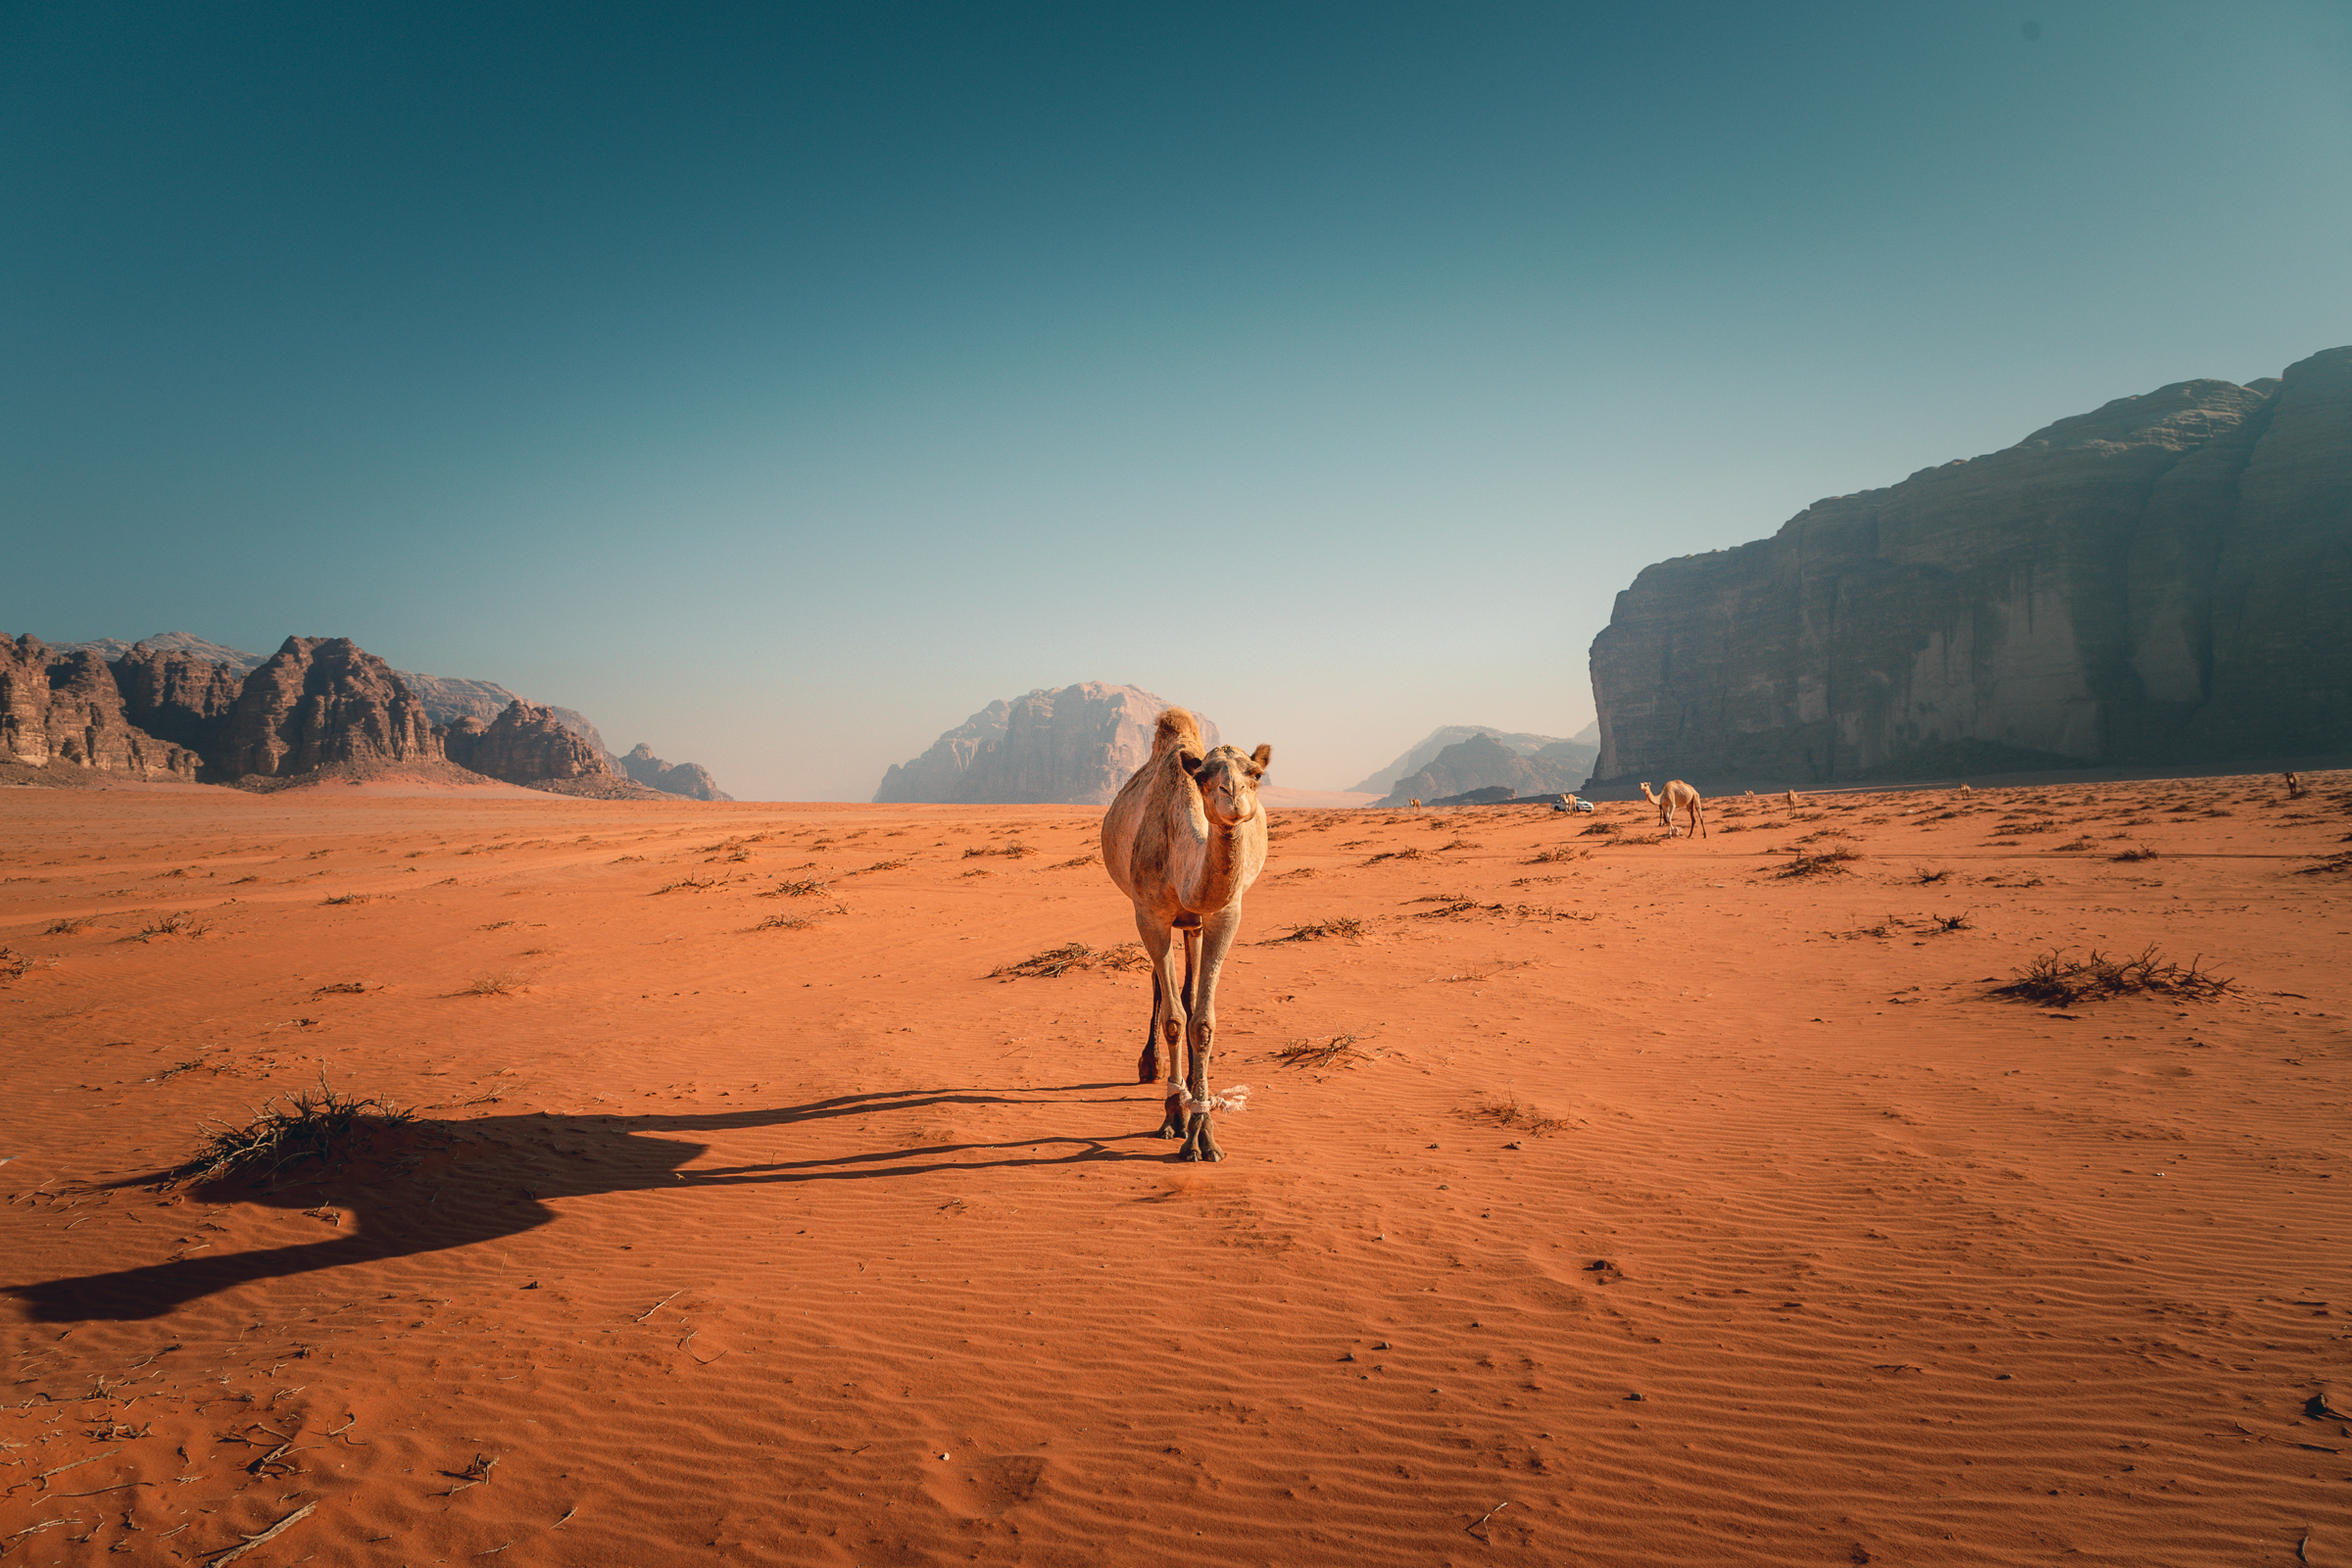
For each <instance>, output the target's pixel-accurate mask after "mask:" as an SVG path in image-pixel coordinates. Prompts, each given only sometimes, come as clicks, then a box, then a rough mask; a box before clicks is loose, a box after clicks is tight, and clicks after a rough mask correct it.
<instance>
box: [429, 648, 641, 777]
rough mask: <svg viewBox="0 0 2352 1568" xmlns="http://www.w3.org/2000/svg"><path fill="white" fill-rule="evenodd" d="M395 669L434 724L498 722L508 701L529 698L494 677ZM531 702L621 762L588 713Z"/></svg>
mask: <svg viewBox="0 0 2352 1568" xmlns="http://www.w3.org/2000/svg"><path fill="white" fill-rule="evenodd" d="M393 673H394V674H396V675H398V676H399V677H400V679H401V684H403V685H405V686H406V687H408V689H409V690H411V691H413V692H415V693H416V694H417V701H418V702H420V703H422V704H424V715H425V717H427V718H429V719H431V720H432V721H433V722H434V723H435V724H440V725H450V724H455V723H456V722H457V721H458V720H459V719H462V718H478V719H480V720H481V721H482V724H483V725H484V727H487V726H489V725H491V724H495V723H496V722H498V715H499V714H501V713H503V712H505V711H507V705H508V704H510V703H515V702H524V701H528V699H526V698H520V697H517V696H516V695H515V693H513V692H511V691H509V690H507V689H506V688H505V687H504V686H501V685H500V684H499V683H498V682H496V681H494V680H467V679H464V678H462V677H460V676H456V675H420V674H418V673H417V671H415V670H413V669H402V670H395V671H393ZM531 706H532V707H534V708H541V709H544V710H546V711H548V712H549V713H551V714H553V715H554V717H555V720H556V722H557V723H559V724H561V725H563V726H564V728H565V729H567V730H570V731H571V732H572V733H573V734H574V735H577V736H579V737H580V738H581V739H582V740H585V741H586V742H587V743H588V744H589V745H591V746H593V747H595V748H596V752H597V755H598V756H599V757H602V758H604V759H605V760H607V761H609V762H613V763H614V764H615V765H617V764H618V761H619V760H618V759H617V758H615V757H614V756H613V750H612V748H611V747H609V746H607V745H606V744H605V738H604V737H603V736H602V735H599V734H598V733H597V732H596V726H595V725H594V724H591V723H589V722H588V719H587V716H586V715H585V714H583V713H580V712H577V711H573V710H571V709H568V708H558V707H556V706H555V705H554V704H553V703H533V704H532V705H531Z"/></svg>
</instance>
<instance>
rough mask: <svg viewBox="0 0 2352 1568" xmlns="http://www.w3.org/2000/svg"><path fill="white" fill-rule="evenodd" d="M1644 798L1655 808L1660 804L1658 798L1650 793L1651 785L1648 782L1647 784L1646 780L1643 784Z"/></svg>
mask: <svg viewBox="0 0 2352 1568" xmlns="http://www.w3.org/2000/svg"><path fill="white" fill-rule="evenodd" d="M1642 799H1643V800H1645V801H1647V802H1648V803H1649V804H1650V805H1652V806H1655V805H1657V804H1658V798H1657V797H1656V796H1655V795H1652V794H1651V793H1650V790H1649V784H1648V782H1647V781H1646V780H1645V781H1643V783H1642Z"/></svg>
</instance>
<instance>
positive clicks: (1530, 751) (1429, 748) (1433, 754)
mask: <svg viewBox="0 0 2352 1568" xmlns="http://www.w3.org/2000/svg"><path fill="white" fill-rule="evenodd" d="M1473 735H1484V736H1486V737H1487V739H1489V740H1491V741H1495V742H1497V743H1499V744H1501V745H1503V746H1507V747H1509V748H1510V749H1511V750H1512V751H1514V752H1517V753H1518V754H1519V755H1520V756H1521V757H1537V756H1542V757H1544V758H1545V759H1546V760H1551V761H1556V762H1559V763H1560V764H1561V765H1562V766H1564V767H1566V768H1568V769H1569V770H1570V771H1572V772H1575V773H1576V776H1577V777H1578V778H1580V779H1581V778H1583V777H1584V776H1585V771H1589V770H1590V767H1591V763H1592V761H1593V758H1595V757H1597V756H1598V755H1599V754H1600V748H1599V746H1598V745H1596V744H1592V743H1588V742H1586V741H1583V740H1562V739H1561V738H1560V737H1559V736H1557V735H1533V734H1528V733H1526V732H1524V731H1516V730H1499V729H1495V728H1494V727H1493V726H1492V725H1487V724H1441V725H1440V726H1438V727H1437V728H1436V729H1433V730H1431V731H1430V732H1429V733H1428V734H1427V735H1425V736H1423V737H1422V738H1421V740H1420V741H1419V742H1417V743H1416V744H1415V745H1413V746H1412V747H1411V748H1410V749H1409V750H1407V751H1406V752H1405V754H1404V755H1403V756H1402V757H1399V758H1397V760H1395V761H1394V762H1391V763H1390V764H1389V765H1388V766H1386V767H1384V768H1382V769H1380V770H1379V771H1378V772H1376V773H1374V774H1373V775H1372V776H1371V777H1370V778H1367V779H1365V780H1364V781H1363V782H1362V783H1361V784H1358V785H1356V786H1355V793H1357V794H1362V795H1387V794H1389V793H1391V792H1392V791H1394V790H1396V789H1397V786H1398V784H1399V783H1400V782H1401V781H1402V780H1403V779H1404V777H1405V776H1406V775H1407V774H1410V773H1418V772H1420V771H1421V769H1423V768H1424V767H1427V766H1428V765H1429V764H1430V763H1431V762H1433V761H1435V760H1437V756H1438V754H1439V753H1440V752H1442V751H1444V750H1445V749H1446V747H1448V746H1452V745H1454V744H1456V743H1457V742H1461V741H1466V740H1468V739H1470V737H1471V736H1473ZM1422 799H1424V800H1427V799H1428V797H1427V796H1423V797H1422Z"/></svg>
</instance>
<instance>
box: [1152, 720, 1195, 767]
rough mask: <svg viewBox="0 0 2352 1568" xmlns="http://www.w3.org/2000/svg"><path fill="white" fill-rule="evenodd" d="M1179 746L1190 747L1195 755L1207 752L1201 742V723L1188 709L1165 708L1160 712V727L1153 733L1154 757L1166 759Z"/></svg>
mask: <svg viewBox="0 0 2352 1568" xmlns="http://www.w3.org/2000/svg"><path fill="white" fill-rule="evenodd" d="M1179 746H1189V747H1191V748H1192V749H1193V751H1194V752H1195V753H1201V752H1205V751H1207V750H1208V748H1207V746H1205V745H1204V744H1202V742H1201V721H1200V720H1199V719H1197V718H1195V717H1194V716H1193V714H1192V710H1190V709H1187V708H1163V709H1161V710H1160V711H1159V725H1158V727H1157V728H1155V729H1153V730H1152V756H1153V757H1165V756H1166V755H1167V754H1168V753H1169V752H1171V751H1173V750H1175V749H1176V748H1177V747H1179Z"/></svg>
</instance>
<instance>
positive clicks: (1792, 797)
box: [1789, 790, 1796, 808]
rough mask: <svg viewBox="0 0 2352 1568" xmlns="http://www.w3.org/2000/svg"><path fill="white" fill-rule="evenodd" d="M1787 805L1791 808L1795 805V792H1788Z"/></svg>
mask: <svg viewBox="0 0 2352 1568" xmlns="http://www.w3.org/2000/svg"><path fill="white" fill-rule="evenodd" d="M1795 805H1796V791H1794V790H1790V791H1789V806H1790V807H1791V808H1793V807H1794V806H1795Z"/></svg>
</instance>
